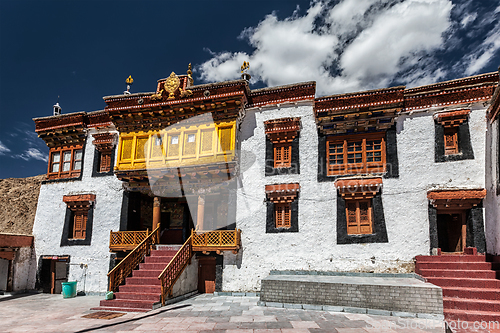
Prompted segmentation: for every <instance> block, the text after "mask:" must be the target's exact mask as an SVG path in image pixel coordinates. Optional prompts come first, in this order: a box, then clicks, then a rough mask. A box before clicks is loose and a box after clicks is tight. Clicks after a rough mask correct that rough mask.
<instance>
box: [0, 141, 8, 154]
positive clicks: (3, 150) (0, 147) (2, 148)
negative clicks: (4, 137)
mask: <svg viewBox="0 0 500 333" xmlns="http://www.w3.org/2000/svg"><path fill="white" fill-rule="evenodd" d="M6 153H10V149H9V148H7V146H6V145H4V144H3V143H2V141H0V155H5V154H6Z"/></svg>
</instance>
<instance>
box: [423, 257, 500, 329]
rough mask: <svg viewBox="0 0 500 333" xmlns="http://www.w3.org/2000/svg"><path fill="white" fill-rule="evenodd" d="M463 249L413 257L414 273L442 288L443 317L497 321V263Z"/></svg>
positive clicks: (499, 300) (499, 293) (499, 266)
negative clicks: (462, 250)
mask: <svg viewBox="0 0 500 333" xmlns="http://www.w3.org/2000/svg"><path fill="white" fill-rule="evenodd" d="M466 250H468V251H466V252H468V253H471V254H460V255H455V254H443V255H437V256H417V257H416V265H415V272H416V273H417V274H420V275H421V276H423V277H424V278H425V279H426V280H427V282H430V283H432V284H435V285H437V286H439V287H441V288H442V289H443V312H444V316H445V320H448V321H450V320H458V319H459V320H461V321H469V322H473V321H481V320H483V321H500V280H499V279H500V262H491V261H492V259H491V258H488V259H489V260H487V258H486V256H485V255H481V254H476V251H475V249H466Z"/></svg>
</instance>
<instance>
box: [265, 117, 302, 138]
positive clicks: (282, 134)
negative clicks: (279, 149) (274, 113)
mask: <svg viewBox="0 0 500 333" xmlns="http://www.w3.org/2000/svg"><path fill="white" fill-rule="evenodd" d="M264 127H265V131H266V135H267V136H268V137H269V139H270V140H271V141H272V142H273V143H284V142H292V141H293V139H295V137H296V136H297V134H298V133H299V131H300V118H298V117H297V118H281V119H273V120H268V121H266V122H264Z"/></svg>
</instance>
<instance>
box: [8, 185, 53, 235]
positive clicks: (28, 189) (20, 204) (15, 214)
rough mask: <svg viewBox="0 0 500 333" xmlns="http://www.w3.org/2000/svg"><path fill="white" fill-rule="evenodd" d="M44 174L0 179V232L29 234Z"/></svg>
mask: <svg viewBox="0 0 500 333" xmlns="http://www.w3.org/2000/svg"><path fill="white" fill-rule="evenodd" d="M44 178H45V175H40V176H34V177H28V178H7V179H0V233H11V234H22V235H31V234H32V230H33V222H34V221H35V213H36V205H37V203H38V195H39V193H40V185H41V183H42V180H43V179H44Z"/></svg>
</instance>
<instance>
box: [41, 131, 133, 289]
mask: <svg viewBox="0 0 500 333" xmlns="http://www.w3.org/2000/svg"><path fill="white" fill-rule="evenodd" d="M92 133H94V130H89V134H88V137H87V141H86V144H85V155H84V166H83V175H82V179H81V180H76V181H62V182H56V183H47V184H43V185H42V186H41V189H40V196H39V198H38V206H37V207H38V208H37V212H36V217H35V223H34V226H33V234H34V236H35V255H36V258H37V267H39V263H38V261H39V260H40V257H41V256H42V255H52V256H56V255H69V256H70V269H69V276H68V281H78V284H77V290H78V291H85V292H105V291H106V289H107V283H108V282H107V281H108V279H107V276H106V274H107V273H108V271H109V259H110V253H109V232H110V230H113V231H117V230H119V226H120V212H121V205H122V197H123V189H122V183H121V181H119V180H118V179H117V178H116V177H115V176H114V175H112V176H104V177H92V176H91V175H92V166H93V163H94V152H95V148H94V145H93V143H92V140H93V137H92V136H91V135H90V134H92ZM89 193H90V194H95V196H96V200H95V203H94V208H93V209H94V211H93V214H94V216H93V222H92V239H91V245H82V246H60V244H61V237H62V233H63V227H64V219H65V214H66V207H67V205H66V203H64V202H63V201H62V200H63V196H64V195H73V194H89ZM80 264H81V265H80Z"/></svg>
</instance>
